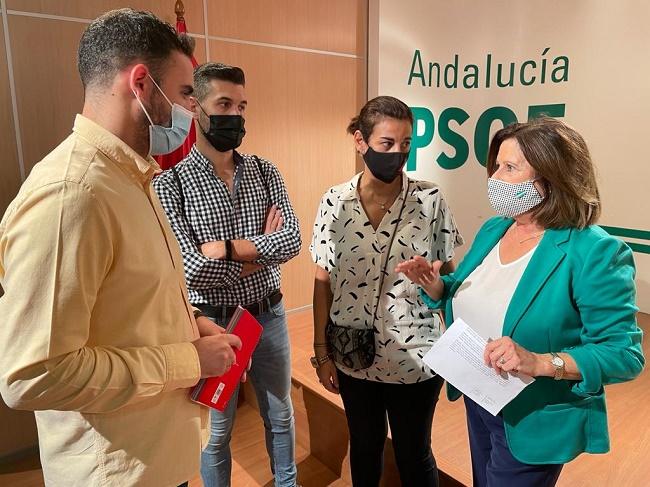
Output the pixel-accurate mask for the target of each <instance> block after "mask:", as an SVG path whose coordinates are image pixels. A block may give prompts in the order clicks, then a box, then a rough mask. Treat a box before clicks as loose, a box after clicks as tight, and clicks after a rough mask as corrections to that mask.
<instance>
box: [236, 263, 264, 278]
mask: <svg viewBox="0 0 650 487" xmlns="http://www.w3.org/2000/svg"><path fill="white" fill-rule="evenodd" d="M260 269H264V266H263V265H259V264H252V263H250V262H244V266H243V267H242V270H241V274H240V275H239V276H240V277H246V276H250V275H251V274H255V273H256V272H257V271H259V270H260Z"/></svg>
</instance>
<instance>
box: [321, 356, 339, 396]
mask: <svg viewBox="0 0 650 487" xmlns="http://www.w3.org/2000/svg"><path fill="white" fill-rule="evenodd" d="M316 375H318V381H319V382H320V383H321V384H323V387H324V388H325V389H327V390H328V391H329V392H331V393H332V394H338V393H339V377H338V375H337V373H336V365H334V362H333V361H332V360H328V361H327V362H325V363H324V364H322V365H321V366H320V367H318V368H317V369H316Z"/></svg>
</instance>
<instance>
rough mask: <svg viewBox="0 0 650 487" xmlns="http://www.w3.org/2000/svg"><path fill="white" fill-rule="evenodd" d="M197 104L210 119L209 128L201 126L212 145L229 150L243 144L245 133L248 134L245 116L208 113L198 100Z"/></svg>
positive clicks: (225, 150) (219, 149)
mask: <svg viewBox="0 0 650 487" xmlns="http://www.w3.org/2000/svg"><path fill="white" fill-rule="evenodd" d="M197 104H198V105H199V108H201V111H202V112H203V113H205V115H206V116H207V117H208V119H209V120H210V127H209V128H208V130H207V131H205V130H203V127H201V132H203V135H204V136H205V138H206V139H208V142H210V144H211V145H212V147H214V148H215V149H216V150H218V151H219V152H228V151H231V150H234V149H236V148H237V147H239V146H240V145H241V143H242V140H243V139H244V135H246V129H245V128H244V123H245V122H246V120H244V117H242V116H241V115H208V114H207V113H206V112H205V110H203V107H202V106H201V104H200V103H198V101H197ZM199 125H201V124H199Z"/></svg>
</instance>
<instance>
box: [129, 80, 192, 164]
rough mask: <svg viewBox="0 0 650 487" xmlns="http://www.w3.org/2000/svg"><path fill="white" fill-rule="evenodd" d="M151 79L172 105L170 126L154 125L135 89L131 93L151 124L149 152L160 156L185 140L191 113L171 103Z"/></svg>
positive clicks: (173, 149) (189, 125)
mask: <svg viewBox="0 0 650 487" xmlns="http://www.w3.org/2000/svg"><path fill="white" fill-rule="evenodd" d="M149 78H151V75H149ZM151 81H152V82H153V84H154V85H156V88H158V91H160V93H161V94H162V96H163V97H164V98H165V100H167V103H169V105H170V106H171V107H172V113H171V119H172V122H171V127H163V126H161V125H156V124H155V123H153V120H152V119H151V116H149V113H148V112H147V109H146V108H145V107H144V104H143V103H142V101H141V100H140V98H139V97H138V95H137V94H136V93H135V91H134V92H133V94H134V95H135V99H136V100H138V103H139V104H140V107H142V111H143V112H144V114H145V115H146V116H147V118H148V119H149V123H150V124H151V125H150V126H149V154H150V155H152V156H160V155H164V154H169V153H170V152H173V151H175V150H176V149H178V148H179V147H180V146H181V145H183V142H185V139H186V138H187V135H188V134H189V133H190V127H191V125H192V119H193V113H192V112H190V111H189V110H187V109H185V108H183V107H182V106H180V105H179V104H178V103H172V102H171V101H169V98H167V96H166V95H165V93H163V91H162V90H161V89H160V86H158V83H156V82H155V81H154V79H153V78H151Z"/></svg>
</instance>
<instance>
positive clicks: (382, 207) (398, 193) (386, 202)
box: [372, 185, 402, 211]
mask: <svg viewBox="0 0 650 487" xmlns="http://www.w3.org/2000/svg"><path fill="white" fill-rule="evenodd" d="M401 192H402V186H401V185H400V187H399V191H398V192H397V194H396V195H395V196H392V197H389V198H388V199H387V200H386V201H384V202H383V203H382V202H381V201H377V200H376V199H375V197H374V195H373V197H372V202H373V203H375V204H376V205H379V207H380V208H381V209H382V211H388V209H387V208H386V205H387V204H388V202H389V201H390V200H391V199H392V200H393V203H394V202H395V200H396V199H397V198H398V197H399V195H400V193H401Z"/></svg>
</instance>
